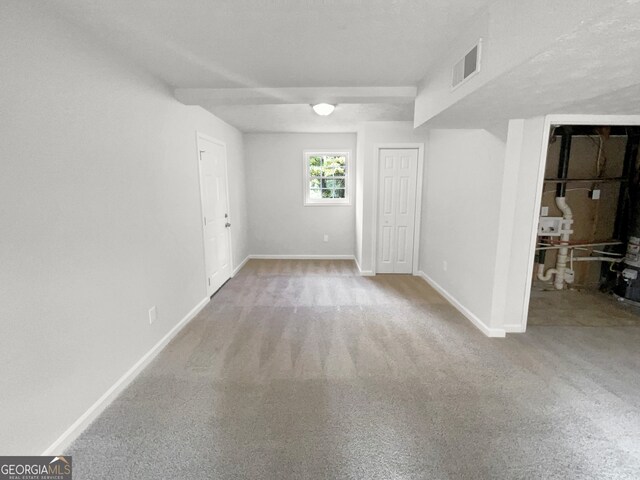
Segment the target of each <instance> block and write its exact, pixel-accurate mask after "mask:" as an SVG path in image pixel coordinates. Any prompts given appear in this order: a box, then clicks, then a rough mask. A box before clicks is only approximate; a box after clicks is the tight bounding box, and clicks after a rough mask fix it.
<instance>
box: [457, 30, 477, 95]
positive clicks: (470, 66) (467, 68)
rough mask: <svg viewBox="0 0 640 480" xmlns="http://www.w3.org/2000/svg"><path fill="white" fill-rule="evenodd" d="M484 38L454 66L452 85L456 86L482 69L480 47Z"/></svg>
mask: <svg viewBox="0 0 640 480" xmlns="http://www.w3.org/2000/svg"><path fill="white" fill-rule="evenodd" d="M481 47H482V39H480V40H478V43H477V44H476V45H474V47H473V48H472V49H471V50H469V51H468V52H467V54H466V55H465V56H464V57H462V58H461V59H460V61H459V62H456V64H455V65H454V66H453V72H452V75H451V87H452V88H456V87H457V86H458V85H460V84H462V83H464V82H465V81H466V80H468V79H469V78H471V77H473V76H474V75H475V74H476V73H478V72H479V71H480V48H481Z"/></svg>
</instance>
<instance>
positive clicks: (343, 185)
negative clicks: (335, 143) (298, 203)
mask: <svg viewBox="0 0 640 480" xmlns="http://www.w3.org/2000/svg"><path fill="white" fill-rule="evenodd" d="M348 169H349V152H304V192H305V194H304V204H305V205H349V204H350V202H349V173H348Z"/></svg>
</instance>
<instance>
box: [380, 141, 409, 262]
mask: <svg viewBox="0 0 640 480" xmlns="http://www.w3.org/2000/svg"><path fill="white" fill-rule="evenodd" d="M378 165H379V183H378V185H379V187H378V195H379V200H378V246H377V250H378V252H377V265H376V272H377V273H412V271H413V238H414V231H415V212H416V185H417V172H418V150H417V149H380V157H379V159H378Z"/></svg>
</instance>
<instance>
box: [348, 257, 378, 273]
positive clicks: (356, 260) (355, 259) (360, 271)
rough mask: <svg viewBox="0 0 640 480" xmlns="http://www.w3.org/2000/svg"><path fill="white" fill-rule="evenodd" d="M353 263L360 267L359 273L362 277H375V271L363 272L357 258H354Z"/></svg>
mask: <svg viewBox="0 0 640 480" xmlns="http://www.w3.org/2000/svg"><path fill="white" fill-rule="evenodd" d="M353 261H354V262H356V267H358V273H359V274H360V276H361V277H373V276H375V272H374V271H373V270H362V268H360V263H359V262H358V259H357V258H356V257H353Z"/></svg>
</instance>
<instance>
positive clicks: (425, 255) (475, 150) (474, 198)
mask: <svg viewBox="0 0 640 480" xmlns="http://www.w3.org/2000/svg"><path fill="white" fill-rule="evenodd" d="M504 148H505V144H504V142H503V141H502V140H501V139H500V138H498V137H496V136H494V135H493V134H492V133H490V132H488V131H487V130H431V131H430V132H429V135H428V140H427V152H426V160H425V163H426V164H425V169H424V183H423V197H422V200H423V201H422V231H421V238H420V269H421V270H422V271H423V272H424V273H425V274H426V275H427V276H428V277H429V278H430V279H431V280H432V281H433V282H434V283H436V284H437V285H439V286H440V287H441V288H442V289H443V290H445V291H446V292H447V293H448V294H449V295H450V296H451V297H453V298H454V299H455V300H456V301H457V302H459V304H461V305H462V306H463V307H465V308H466V309H467V310H468V311H470V312H471V313H472V314H473V315H474V316H475V317H477V318H478V319H479V320H480V321H481V322H482V323H484V325H485V326H486V327H487V328H492V327H493V326H494V323H495V321H494V319H493V315H492V309H493V302H492V298H493V285H494V274H495V265H496V254H497V238H498V229H499V224H500V202H501V196H502V187H503V181H502V180H503V169H504ZM443 262H446V263H447V267H446V270H445V267H444V263H443Z"/></svg>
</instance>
